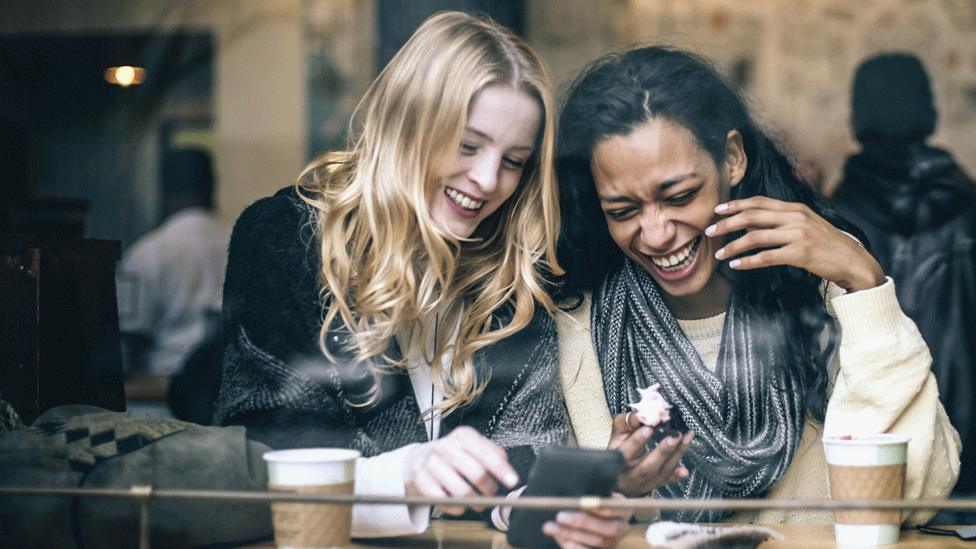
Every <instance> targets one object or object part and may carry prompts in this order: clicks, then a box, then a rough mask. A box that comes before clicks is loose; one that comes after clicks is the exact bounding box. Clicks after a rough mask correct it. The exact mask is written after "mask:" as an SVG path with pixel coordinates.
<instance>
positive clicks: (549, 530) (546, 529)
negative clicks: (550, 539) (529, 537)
mask: <svg viewBox="0 0 976 549" xmlns="http://www.w3.org/2000/svg"><path fill="white" fill-rule="evenodd" d="M556 532H559V527H558V526H556V523H555V522H547V523H545V524H543V525H542V533H544V534H548V535H550V536H551V535H553V534H555V533H556Z"/></svg>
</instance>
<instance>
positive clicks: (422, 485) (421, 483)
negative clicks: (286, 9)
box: [413, 464, 464, 515]
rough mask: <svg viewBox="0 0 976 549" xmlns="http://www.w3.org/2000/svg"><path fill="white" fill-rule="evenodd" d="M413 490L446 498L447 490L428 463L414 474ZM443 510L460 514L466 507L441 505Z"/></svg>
mask: <svg viewBox="0 0 976 549" xmlns="http://www.w3.org/2000/svg"><path fill="white" fill-rule="evenodd" d="M413 490H414V491H415V492H416V494H417V495H421V496H428V497H435V498H445V497H447V496H448V494H447V492H446V491H445V490H444V489H443V488H442V486H441V483H440V481H439V480H438V479H436V478H435V477H434V475H433V473H432V471H431V469H429V468H428V467H427V466H426V464H425V466H424V467H421V468H420V469H419V470H417V472H416V473H415V474H414V479H413ZM439 509H440V510H441V512H443V513H445V514H448V515H460V514H462V513H464V507H439Z"/></svg>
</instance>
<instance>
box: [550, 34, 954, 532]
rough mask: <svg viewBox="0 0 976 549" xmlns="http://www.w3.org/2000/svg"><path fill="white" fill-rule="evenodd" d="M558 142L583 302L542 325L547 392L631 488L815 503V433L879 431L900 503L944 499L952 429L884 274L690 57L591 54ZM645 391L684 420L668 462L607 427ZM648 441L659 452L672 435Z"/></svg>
mask: <svg viewBox="0 0 976 549" xmlns="http://www.w3.org/2000/svg"><path fill="white" fill-rule="evenodd" d="M557 151H558V155H557V158H558V175H559V180H560V186H561V188H560V191H561V200H562V214H563V223H564V224H563V227H564V228H563V232H562V235H561V244H560V255H559V261H560V263H561V264H562V265H563V266H564V267H565V268H566V269H567V278H566V286H565V291H566V292H567V293H568V294H570V295H573V294H575V295H576V296H582V297H583V299H582V301H580V300H579V299H577V300H576V305H577V306H576V307H575V308H573V309H571V311H570V313H571V315H569V316H567V317H566V318H564V319H563V320H562V321H561V326H560V331H561V333H560V345H561V346H562V348H561V350H560V352H561V355H562V357H561V359H562V370H563V371H562V375H563V386H564V393H565V395H566V397H567V406H568V408H569V411H570V417H571V421H572V426H573V429H574V432H575V435H576V438H577V440H579V441H580V443H581V444H582V445H590V446H601V445H605V444H607V443H608V442H609V444H610V446H616V447H620V446H622V445H624V444H625V443H626V449H627V451H626V452H625V453H626V457H627V458H628V463H629V464H630V465H631V468H630V469H629V471H628V472H627V474H626V475H625V477H624V478H622V479H621V486H628V487H630V489H629V490H627V491H628V492H630V495H636V494H649V493H652V492H653V494H654V495H655V497H665V498H756V497H771V498H791V499H796V498H826V497H827V479H826V465H825V463H824V458H823V451H822V449H821V446H820V441H819V439H820V437H821V436H823V435H824V434H854V435H856V434H859V433H878V432H895V433H903V434H907V435H909V436H911V439H912V440H911V443H910V444H909V449H908V466H907V484H906V487H905V496H906V498H908V499H914V498H919V497H943V496H945V495H946V494H948V493H949V491H950V489H951V488H952V486H953V484H954V483H955V481H956V478H957V476H958V468H959V441H958V435H957V434H956V432H955V430H954V429H953V428H952V426H951V424H950V423H949V421H948V419H947V418H946V415H945V411H944V410H943V408H942V405H941V404H940V403H939V399H938V391H937V388H936V384H935V380H934V378H933V377H932V375H931V373H930V372H929V367H930V364H931V357H930V355H929V352H928V348H927V347H926V345H925V342H924V341H923V340H922V338H921V337H920V336H919V334H918V331H917V330H916V328H915V325H914V324H913V323H912V321H911V320H910V319H908V317H906V316H905V315H904V313H903V312H902V311H901V308H900V306H899V304H898V301H897V299H896V297H895V292H894V283H893V282H892V280H891V279H890V278H886V277H885V275H884V273H883V272H882V270H881V268H880V267H879V265H878V262H877V261H875V260H874V258H873V257H872V256H871V255H870V254H869V253H868V251H867V250H866V249H865V248H864V247H863V246H862V245H861V244H860V243H859V242H858V240H856V239H855V238H852V233H853V234H859V233H858V231H857V229H855V228H853V227H852V226H849V225H848V224H846V223H845V222H844V221H843V220H842V219H840V218H839V217H838V216H836V215H835V214H834V213H833V212H831V211H830V210H829V209H827V208H825V207H824V206H822V205H821V203H820V202H819V201H818V200H817V197H816V196H815V194H814V193H813V191H811V190H810V189H809V188H808V187H807V186H805V185H804V184H802V183H801V182H800V181H799V180H798V179H797V176H796V175H795V173H794V170H793V167H792V165H791V163H790V162H789V160H788V159H787V158H786V157H785V156H784V154H783V153H782V152H780V150H779V149H778V148H777V146H776V145H775V144H774V143H773V141H771V140H770V138H769V137H768V136H767V135H766V134H765V133H764V131H763V130H762V129H761V128H760V127H759V126H758V125H757V124H756V122H755V121H754V120H753V118H752V116H751V115H750V114H749V112H748V110H747V108H746V107H745V105H744V102H743V100H742V98H741V97H739V95H738V94H737V93H736V92H734V91H733V90H732V89H731V88H730V87H729V86H728V84H727V83H726V82H725V81H724V80H723V79H722V77H721V76H720V75H719V74H718V73H717V71H716V70H715V69H714V68H713V67H712V66H711V65H710V64H709V63H708V62H707V61H704V60H703V59H701V58H698V57H696V56H694V55H691V54H689V53H686V52H682V51H677V50H672V49H668V48H661V47H646V48H641V49H636V50H633V51H629V52H626V53H623V54H615V55H610V56H607V57H604V58H602V59H600V60H597V61H595V62H594V63H593V64H592V65H590V66H589V67H588V68H587V69H586V70H585V71H584V72H583V73H582V75H581V76H579V77H578V78H577V80H576V81H575V82H574V84H573V85H572V87H571V88H570V90H569V93H568V96H567V99H566V102H565V105H564V108H563V112H562V118H561V121H560V130H559V136H558V146H557ZM597 357H598V358H597ZM653 383H659V384H660V386H661V392H662V394H663V396H664V397H665V398H666V399H667V400H668V401H670V403H671V404H672V405H673V406H674V408H673V409H672V416H678V417H679V418H680V420H681V422H683V423H684V424H685V425H686V426H687V428H688V430H689V431H693V432H694V439H693V440H691V442H690V446H689V448H688V449H687V453H686V454H684V456H683V458H682V462H681V465H680V466H678V467H675V465H674V463H672V462H670V461H667V460H660V459H658V458H657V457H656V456H658V454H660V452H653V453H646V454H645V449H644V447H643V445H636V444H634V440H635V439H636V440H638V441H641V442H646V441H647V440H648V438H649V437H650V436H651V429H649V428H647V427H640V428H638V429H636V430H635V429H634V428H635V427H639V426H637V425H634V424H635V423H636V422H634V421H633V420H631V421H630V422H626V421H623V420H621V416H620V414H622V413H623V412H626V411H627V405H628V403H630V402H633V401H635V400H637V396H638V395H637V389H639V388H644V387H647V386H650V385H651V384H653ZM594 409H597V410H607V413H606V414H605V415H603V416H602V417H595V416H594V415H593V413H592V410H594ZM611 414H615V415H617V418H616V419H615V420H614V421H613V423H612V429H611V419H610V417H611ZM672 423H674V421H672ZM663 444H665V445H666V446H667V447H670V448H675V449H676V450H675V453H676V455H677V454H680V453H681V451H682V450H683V448H682V447H683V446H684V445H686V444H688V437H687V436H686V437H684V438H678V437H675V436H672V437H668V438H665V439H664V440H663ZM652 457H654V459H652ZM675 478H677V479H679V482H671V483H666V480H668V479H671V480H674V479H675ZM930 516H931V513H929V512H923V513H914V514H910V515H907V516H906V520H907V521H908V522H910V523H918V522H921V521H923V520H926V519H927V518H928V517H930ZM676 518H677V519H679V520H692V521H700V520H704V521H717V520H749V521H758V522H766V523H769V522H786V521H795V522H829V521H830V516H829V514H827V513H825V512H818V513H803V512H798V511H790V512H784V511H764V512H762V513H758V514H756V513H749V514H741V515H738V516H735V517H732V518H730V517H728V516H726V515H723V514H721V513H717V512H704V511H687V512H679V513H677V517H676Z"/></svg>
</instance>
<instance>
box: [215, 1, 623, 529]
mask: <svg viewBox="0 0 976 549" xmlns="http://www.w3.org/2000/svg"><path fill="white" fill-rule="evenodd" d="M554 124H555V109H554V107H553V101H552V97H551V84H550V77H549V74H548V70H547V69H546V67H545V66H544V64H543V62H542V60H541V59H540V58H539V57H538V55H536V54H535V53H534V52H533V51H532V50H531V49H530V48H529V47H528V46H527V45H526V44H525V43H524V42H523V41H522V40H521V39H520V38H518V37H517V36H515V35H514V34H513V33H512V32H511V31H509V30H507V29H505V28H503V27H500V26H498V25H496V24H494V23H492V22H490V21H487V20H483V19H480V18H476V17H473V16H470V15H466V14H463V13H459V12H445V13H441V14H438V15H435V16H432V17H431V18H429V19H428V20H427V21H426V22H424V24H423V25H421V26H420V27H419V28H418V30H417V31H416V32H415V33H414V35H413V36H412V37H411V38H410V40H408V41H407V43H406V45H404V46H403V48H402V49H401V50H400V51H399V52H398V53H397V54H396V55H395V56H394V57H393V59H392V60H391V61H390V63H389V64H388V65H387V66H386V67H385V68H384V69H383V71H382V72H381V73H380V75H379V77H377V79H376V80H375V81H374V82H373V84H372V86H371V87H370V88H369V90H368V91H367V93H366V96H365V97H364V98H363V99H362V101H361V102H360V105H359V108H358V109H357V112H356V114H355V115H354V117H353V123H352V129H353V132H352V133H353V136H352V138H351V140H350V146H349V148H348V149H347V150H342V151H334V152H330V153H327V154H325V155H323V156H322V157H320V158H318V159H316V160H315V161H313V162H312V163H311V164H310V165H309V166H308V167H307V168H306V169H305V171H304V172H303V174H302V175H301V176H300V178H299V181H298V183H297V185H296V186H295V187H292V188H286V189H283V190H281V191H279V192H278V193H277V194H275V195H274V196H272V197H270V198H265V199H262V200H260V201H258V202H256V203H255V204H253V205H251V206H250V207H248V208H247V210H245V211H244V213H243V214H242V215H241V216H240V218H239V219H238V221H237V223H236V225H235V227H234V231H233V235H232V237H231V244H230V256H229V261H228V268H227V280H226V284H225V286H224V290H225V294H224V312H223V314H224V333H225V335H226V349H225V354H224V373H223V380H222V385H221V390H220V398H219V401H218V403H217V411H216V416H215V419H216V420H217V422H218V423H220V424H223V425H242V426H244V427H246V428H247V436H248V437H250V438H252V439H255V440H258V441H261V442H264V443H265V444H268V445H269V446H271V447H273V448H276V449H281V448H296V447H311V446H320V447H321V446H327V447H342V448H352V449H355V450H358V451H359V452H361V453H362V456H363V457H362V458H360V459H359V460H358V461H357V464H356V482H355V488H354V490H355V493H357V494H373V495H390V496H404V495H412V496H471V495H486V496H490V495H494V494H495V493H497V492H498V491H501V492H508V491H509V490H512V489H513V488H516V486H517V485H518V484H519V483H520V482H523V481H524V480H525V479H526V477H527V473H528V469H529V467H530V465H531V463H532V461H533V460H534V456H535V454H536V453H537V452H538V451H539V450H541V448H543V447H545V446H548V445H558V444H564V443H565V442H566V436H567V428H566V419H565V410H564V407H563V403H562V398H561V394H560V392H559V386H558V383H557V379H558V378H557V357H558V352H557V346H556V328H555V322H554V321H553V318H552V317H551V315H550V311H552V310H553V309H554V305H553V303H552V300H551V299H550V297H549V296H548V294H547V292H546V289H547V286H548V284H549V282H550V280H551V277H552V276H553V275H558V274H560V273H561V269H560V268H559V267H558V265H557V264H556V261H555V244H556V236H557V232H558V223H559V206H558V203H557V189H556V183H555V179H554V170H553V154H554V153H553V141H554ZM441 511H443V512H445V513H448V514H452V515H457V514H461V513H462V512H463V511H464V509H463V508H454V507H448V508H441ZM430 513H431V509H430V506H424V505H416V506H406V505H383V506H376V505H355V506H354V507H353V518H352V522H353V524H352V532H353V536H354V537H379V536H393V535H400V534H410V533H417V532H422V531H424V530H425V529H426V528H427V526H428V523H429V518H430ZM599 513H603V514H602V515H600V514H599ZM491 515H492V516H491V520H492V521H493V523H495V524H496V525H497V526H499V527H501V528H504V527H505V518H504V516H503V513H502V512H501V511H498V512H494V511H492V512H491ZM570 515H575V516H576V517H577V520H578V526H577V527H576V529H575V531H576V532H577V534H578V536H579V538H580V539H581V540H583V541H581V542H579V543H577V544H576V545H572V544H573V543H576V541H574V540H575V538H570V537H564V538H563V539H562V540H561V543H562V542H565V543H566V546H575V547H579V546H586V545H593V546H607V545H612V544H613V543H615V542H616V540H617V539H618V538H619V537H620V536H622V535H623V533H625V532H626V524H625V520H626V517H627V516H629V514H627V513H623V514H621V513H620V512H615V513H610V512H594V513H593V514H588V513H575V514H570ZM486 518H487V517H486ZM587 540H589V543H587Z"/></svg>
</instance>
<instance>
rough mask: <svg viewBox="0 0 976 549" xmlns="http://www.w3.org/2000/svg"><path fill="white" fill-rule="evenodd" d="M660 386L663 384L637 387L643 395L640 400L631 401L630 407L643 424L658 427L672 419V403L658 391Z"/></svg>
mask: <svg viewBox="0 0 976 549" xmlns="http://www.w3.org/2000/svg"><path fill="white" fill-rule="evenodd" d="M660 388H661V384H660V383H655V384H654V385H651V386H650V387H648V388H646V389H637V392H638V393H640V396H641V398H640V401H638V402H631V403H630V409H631V410H633V412H634V416H636V417H637V420H638V421H640V422H641V423H642V424H643V425H647V426H649V427H657V426H658V425H660V424H662V423H664V422H667V421H671V413H670V412H669V410H670V409H671V405H670V404H668V401H667V400H664V397H663V396H661V393H660V392H659V391H658V389H660Z"/></svg>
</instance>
